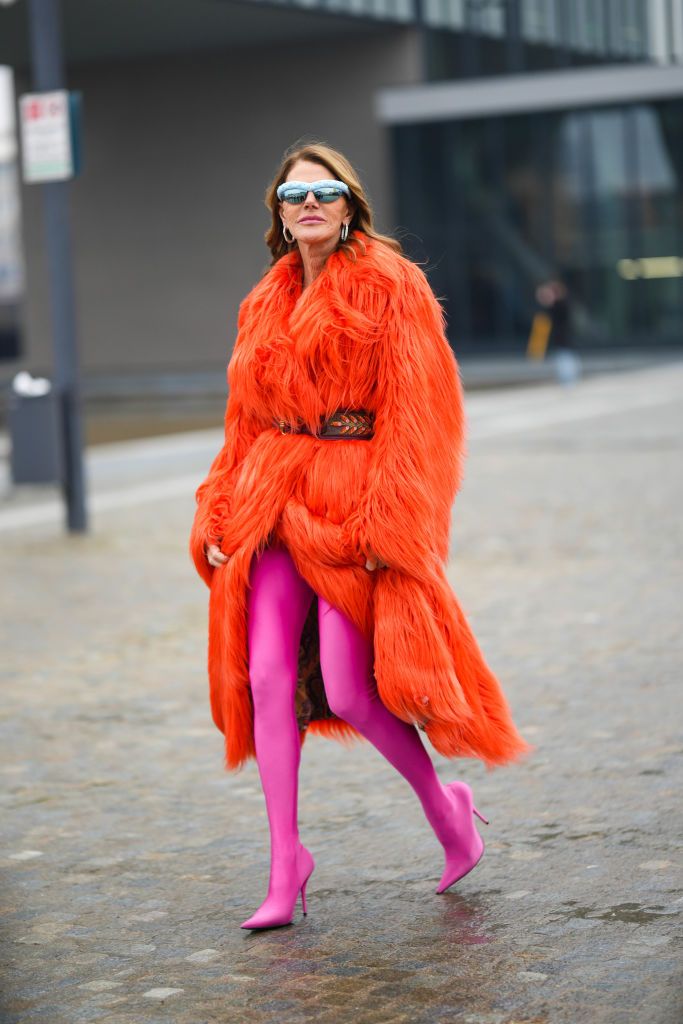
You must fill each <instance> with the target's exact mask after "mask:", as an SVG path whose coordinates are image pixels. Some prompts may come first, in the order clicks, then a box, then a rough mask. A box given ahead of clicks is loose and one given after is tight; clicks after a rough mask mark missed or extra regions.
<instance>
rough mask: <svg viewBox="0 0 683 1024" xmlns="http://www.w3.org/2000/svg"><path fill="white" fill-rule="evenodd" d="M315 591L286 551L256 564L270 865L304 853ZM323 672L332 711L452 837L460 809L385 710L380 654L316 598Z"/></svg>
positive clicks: (251, 624)
mask: <svg viewBox="0 0 683 1024" xmlns="http://www.w3.org/2000/svg"><path fill="white" fill-rule="evenodd" d="M313 596H314V591H313V589H312V588H311V586H310V585H309V584H308V583H307V582H306V580H304V579H303V578H302V577H301V576H300V575H299V573H298V572H297V570H296V567H295V565H294V563H293V561H292V558H291V556H290V554H289V552H288V551H287V549H286V548H284V547H271V548H266V550H265V551H264V552H263V553H262V554H261V555H260V557H258V558H257V557H256V556H255V557H254V560H253V562H252V567H251V576H250V589H249V593H248V641H249V678H250V683H251V691H252V697H253V702H254V742H255V747H256V760H257V764H258V769H259V775H260V778H261V785H262V787H263V792H264V796H265V801H266V811H267V814H268V822H269V826H270V839H271V856H272V857H274V858H277V857H288V856H291V854H292V853H293V852H294V851H295V850H296V848H297V847H298V844H299V829H298V821H297V802H298V775H299V762H300V757H301V747H300V741H299V732H298V725H297V721H296V714H295V703H294V695H295V690H296V682H297V667H298V650H299V641H300V638H301V631H302V629H303V625H304V622H305V620H306V616H307V614H308V610H309V608H310V604H311V601H312V600H313ZM318 626H319V634H320V667H321V670H322V675H323V680H324V683H325V692H326V694H327V700H328V703H329V705H330V708H331V710H332V711H333V712H334V713H335V714H336V715H338V716H339V718H342V719H344V720H345V721H347V722H349V723H350V724H351V725H353V726H354V727H355V728H356V729H358V731H359V732H360V733H362V735H363V736H365V737H366V739H368V740H369V741H370V742H371V743H372V744H374V746H375V747H376V748H377V749H378V750H379V752H380V753H381V754H382V755H383V756H384V757H385V758H386V759H387V760H388V761H389V762H390V764H392V765H393V766H394V768H396V769H397V771H399V772H400V773H401V775H403V777H404V778H405V779H406V780H407V782H408V783H409V784H410V785H411V786H412V787H413V789H414V790H415V793H416V794H417V796H418V798H419V800H420V802H421V804H422V807H423V809H424V812H425V815H426V817H427V820H428V821H429V823H430V824H431V826H432V828H433V829H434V831H435V833H436V836H437V838H438V839H439V840H440V841H441V842H442V843H446V842H448V841H450V840H452V839H453V838H454V832H453V827H454V826H453V804H452V802H451V801H450V800H449V799H448V796H447V792H446V790H445V788H444V786H443V785H442V783H441V781H440V780H439V777H438V775H437V774H436V771H435V769H434V765H433V764H432V761H431V759H430V757H429V754H428V753H427V750H426V749H425V747H424V746H423V744H422V740H421V739H420V736H419V733H418V730H417V729H416V727H415V726H414V725H411V724H409V723H408V722H404V721H402V720H401V719H400V718H397V717H396V715H393V714H392V713H391V712H390V711H389V710H388V708H386V707H385V705H384V704H383V703H382V701H381V700H380V698H379V695H378V693H377V686H376V683H375V680H374V677H373V673H372V647H371V644H370V642H369V641H367V640H366V639H365V637H364V636H363V634H362V633H361V632H360V630H359V629H358V628H357V627H356V626H355V625H354V624H353V623H352V622H351V621H350V620H349V619H348V618H347V617H346V616H345V615H344V614H343V613H342V612H341V611H340V610H339V609H338V608H335V607H334V606H333V605H331V604H329V602H328V601H326V600H325V599H324V598H323V597H319V598H318Z"/></svg>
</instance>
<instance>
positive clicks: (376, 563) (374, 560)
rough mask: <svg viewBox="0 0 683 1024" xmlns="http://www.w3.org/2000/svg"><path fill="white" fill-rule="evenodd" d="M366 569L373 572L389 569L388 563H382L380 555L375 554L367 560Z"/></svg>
mask: <svg viewBox="0 0 683 1024" xmlns="http://www.w3.org/2000/svg"><path fill="white" fill-rule="evenodd" d="M365 568H366V569H369V570H370V571H371V572H372V571H373V570H374V569H388V568H389V567H388V565H387V563H386V562H383V561H382V559H381V558H380V557H379V555H375V554H374V553H373V554H371V555H370V556H369V558H367V559H366V561H365Z"/></svg>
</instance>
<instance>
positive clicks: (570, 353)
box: [536, 275, 581, 385]
mask: <svg viewBox="0 0 683 1024" xmlns="http://www.w3.org/2000/svg"><path fill="white" fill-rule="evenodd" d="M536 301H537V302H538V304H539V306H541V308H542V309H543V310H544V312H546V313H547V315H548V316H549V318H550V337H549V351H550V353H551V354H552V356H553V362H554V367H555V376H556V377H557V380H558V381H559V383H560V384H563V385H572V384H576V383H577V382H578V381H579V380H580V378H581V359H580V358H579V354H578V352H577V351H576V346H575V344H574V339H573V337H572V319H571V306H570V302H569V290H568V288H567V285H566V284H565V283H564V280H563V279H562V278H561V277H560V276H559V275H556V276H555V277H552V278H550V279H549V280H548V281H544V282H542V284H539V286H538V288H537V289H536Z"/></svg>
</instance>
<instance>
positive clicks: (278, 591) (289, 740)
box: [247, 547, 314, 894]
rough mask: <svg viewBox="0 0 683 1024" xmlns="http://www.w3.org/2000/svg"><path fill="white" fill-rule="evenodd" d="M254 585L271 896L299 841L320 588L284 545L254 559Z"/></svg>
mask: <svg viewBox="0 0 683 1024" xmlns="http://www.w3.org/2000/svg"><path fill="white" fill-rule="evenodd" d="M249 583H250V589H249V593H248V597H247V610H248V624H247V632H248V643H249V680H250V684H251V693H252V697H253V702H254V744H255V747H256V760H257V764H258V770H259V774H260V777H261V785H262V786H263V793H264V796H265V801H266V810H267V814H268V823H269V826H270V843H271V885H270V887H269V894H270V892H271V891H272V888H273V885H275V886H277V884H278V880H279V876H280V874H283V875H286V873H287V870H286V869H287V863H286V862H287V861H289V860H291V857H292V855H293V854H294V852H295V851H296V850H297V847H298V844H299V829H298V821H297V800H298V785H299V762H300V759H301V741H300V738H299V728H298V725H297V721H296V710H295V700H294V698H295V692H296V684H297V671H298V652H299V642H300V639H301V631H302V629H303V625H304V622H305V620H306V615H307V613H308V609H309V607H310V604H311V601H312V599H313V594H314V591H313V590H312V589H311V587H310V586H309V584H308V583H307V582H306V581H305V580H304V579H303V578H302V577H301V576H300V575H299V573H298V572H297V570H296V567H295V565H294V563H293V561H292V558H291V556H290V554H289V552H288V551H287V549H286V548H283V547H273V548H266V549H265V551H263V553H262V554H261V555H260V557H259V558H258V559H257V558H256V556H255V557H254V561H253V562H252V566H251V573H250V580H249Z"/></svg>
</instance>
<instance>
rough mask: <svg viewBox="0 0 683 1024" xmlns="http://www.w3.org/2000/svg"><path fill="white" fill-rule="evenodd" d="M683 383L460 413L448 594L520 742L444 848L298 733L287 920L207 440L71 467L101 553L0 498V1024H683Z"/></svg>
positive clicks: (339, 757)
mask: <svg viewBox="0 0 683 1024" xmlns="http://www.w3.org/2000/svg"><path fill="white" fill-rule="evenodd" d="M682 395H683V364H681V363H678V364H672V365H671V367H668V368H661V367H660V368H655V369H651V370H639V371H637V372H634V373H621V374H619V375H614V376H612V377H602V378H600V377H596V378H593V379H591V380H588V381H585V382H583V383H582V384H581V385H579V386H578V387H577V388H573V389H561V388H559V387H557V386H554V385H540V386H534V387H533V388H527V389H519V390H506V391H500V392H497V391H489V392H486V393H476V394H472V395H470V396H469V397H468V413H469V417H470V424H471V439H470V444H469V459H468V463H467V469H466V479H465V484H464V486H463V488H462V491H461V493H460V495H459V496H458V499H457V501H456V505H455V507H454V519H453V524H454V525H453V550H452V559H451V562H450V567H449V574H450V578H451V581H452V583H453V586H454V589H455V591H456V593H457V594H458V597H459V599H460V601H461V603H462V604H463V607H464V609H465V611H466V613H467V614H468V616H469V618H470V621H471V622H472V625H473V627H474V629H475V632H476V634H477V637H478V639H479V642H480V644H481V646H482V647H483V649H484V651H485V653H486V656H487V659H488V661H489V662H490V664H491V665H492V667H493V668H494V669H495V671H496V672H497V673H498V675H499V677H500V678H501V680H502V682H503V685H504V687H505V690H506V693H507V695H508V698H509V700H510V703H511V705H512V708H513V712H514V715H515V719H516V721H517V723H518V725H519V727H520V730H521V732H522V734H523V735H524V736H525V737H526V738H528V739H529V740H530V741H532V742H534V743H535V744H536V745H537V751H536V753H535V755H534V756H533V757H532V758H531V759H529V761H528V762H527V763H526V764H524V765H515V766H511V767H507V768H499V769H496V770H494V771H492V772H488V773H487V772H486V770H485V768H484V767H483V765H482V764H481V763H480V762H476V761H473V760H460V761H457V762H449V761H447V760H445V759H444V758H441V757H440V756H439V755H438V754H436V753H435V752H434V751H433V750H432V749H431V748H429V749H430V752H431V754H432V756H433V758H434V761H435V763H436V765H437V768H438V771H439V774H440V776H441V778H442V779H443V781H444V782H448V781H451V780H452V779H454V778H459V777H460V778H465V779H466V780H467V781H468V782H469V783H470V784H471V785H472V787H473V790H474V794H475V800H476V803H477V806H478V807H479V809H480V810H481V811H482V813H483V814H484V815H486V816H487V817H489V818H490V822H491V824H490V825H489V826H486V825H483V824H480V825H479V829H480V832H481V834H482V836H483V838H484V840H485V842H486V852H485V854H484V857H483V859H482V860H481V862H480V863H479V865H478V866H477V867H476V868H475V869H474V870H473V871H472V872H471V873H470V874H469V875H468V876H467V877H466V878H464V879H463V880H462V881H461V882H460V883H458V884H457V885H456V886H454V887H453V888H452V889H451V890H449V891H448V892H447V893H445V894H442V895H436V894H435V892H434V890H435V888H436V884H437V882H438V880H439V877H440V875H441V870H442V867H443V857H442V852H441V847H440V846H439V844H438V842H437V840H436V838H435V837H434V835H433V833H432V832H431V829H430V828H429V826H428V824H427V823H426V821H425V819H424V817H423V815H422V811H421V809H420V806H419V804H418V802H417V800H416V798H415V797H414V795H413V793H412V791H411V790H410V789H409V787H408V786H407V784H406V783H405V782H404V781H403V779H402V778H401V777H400V776H398V775H397V774H396V772H395V771H394V770H393V769H392V768H391V767H390V766H389V765H388V764H387V763H386V762H384V761H383V759H382V758H381V757H380V755H379V754H378V753H377V752H376V751H375V750H374V748H372V747H370V746H369V745H368V744H365V743H358V744H356V745H355V746H352V747H350V748H345V747H342V746H340V745H339V744H337V743H334V742H332V741H329V740H324V739H322V738H319V737H313V736H310V737H309V738H308V739H307V741H306V745H305V747H304V751H303V758H302V767H301V793H300V825H301V835H302V839H303V841H304V842H305V843H306V845H307V846H308V847H309V848H310V849H311V851H312V852H313V855H314V857H315V858H316V862H317V867H316V870H315V872H314V874H313V876H312V877H311V880H310V882H309V885H308V890H307V896H308V915H307V916H306V917H305V918H304V917H302V915H301V910H300V904H299V905H298V906H297V909H296V912H295V918H294V924H293V925H291V926H288V927H285V928H280V929H275V930H272V931H267V932H262V933H250V932H245V931H242V930H241V929H240V928H239V924H240V922H241V921H242V920H244V918H245V917H247V916H248V915H249V914H250V913H252V912H253V911H254V910H255V909H256V907H257V906H258V905H259V903H260V902H261V900H262V899H263V897H264V896H265V891H266V886H267V879H268V833H267V822H266V817H265V812H264V808H263V798H262V795H261V790H260V785H259V780H258V773H257V770H256V765H255V764H254V762H250V763H249V765H248V766H247V767H246V768H245V769H244V770H243V771H242V772H240V773H226V772H225V771H224V769H223V767H222V742H221V736H220V734H219V733H218V731H217V730H216V729H215V727H214V726H213V725H212V723H211V721H210V716H209V708H208V694H207V682H206V672H205V632H206V603H207V595H208V592H207V591H206V588H205V587H204V585H203V584H202V583H201V581H200V580H199V579H198V578H197V577H196V576H195V575H194V570H193V568H192V566H191V564H190V562H189V559H188V556H187V553H186V542H187V534H188V530H189V525H190V521H191V516H192V508H193V502H192V488H191V482H192V481H193V480H196V481H197V482H198V481H199V480H200V479H201V478H202V477H203V475H204V473H205V471H206V469H207V467H208V461H210V457H211V453H212V452H215V450H217V447H218V445H219V443H220V432H219V431H213V432H212V431H208V432H202V433H200V434H196V435H192V434H188V435H184V436H183V437H178V438H176V439H170V438H166V439H163V440H162V441H160V442H158V447H156V448H155V447H154V445H155V442H144V443H143V442H132V443H130V444H129V445H127V446H126V445H119V446H112V447H111V448H106V447H104V446H103V447H102V448H101V449H98V454H97V456H94V455H93V456H92V457H89V472H90V478H91V482H92V492H93V495H92V507H93V510H94V511H93V530H92V532H91V533H90V534H89V535H88V536H86V537H65V536H64V535H63V534H62V532H61V529H60V523H59V513H58V508H57V506H56V503H55V500H54V495H50V493H49V492H46V491H45V490H44V489H43V490H40V489H37V488H28V489H20V490H19V491H16V490H14V491H13V490H11V489H8V488H7V487H6V488H5V490H4V492H3V493H4V497H3V499H2V501H0V573H1V576H2V581H3V586H2V590H1V597H0V602H1V603H0V621H1V622H2V635H3V651H2V659H1V664H2V668H1V672H2V696H3V700H2V718H1V720H0V757H1V765H0V771H1V773H2V779H3V783H4V785H3V787H2V807H1V811H2V819H3V831H2V842H1V845H0V871H1V872H2V885H1V895H0V926H1V928H2V944H3V964H4V967H3V975H4V977H3V985H2V989H3V995H2V997H1V999H2V1012H1V1013H0V1019H1V1020H2V1021H3V1024H19V1022H21V1024H24V1022H27V1024H28V1022H43V1021H44V1022H49V1024H76V1022H81V1021H83V1022H86V1021H87V1022H90V1021H92V1022H106V1024H148V1022H157V1021H163V1022H173V1024H201V1022H223V1021H225V1022H228V1021H229V1022H233V1021H238V1022H241V1021H248V1022H250V1024H261V1022H263V1024H265V1022H268V1024H271V1022H273V1024H274V1022H281V1021H315V1022H323V1024H327V1022H330V1024H331V1022H335V1024H336V1022H351V1021H353V1022H354V1024H394V1022H396V1024H398V1022H411V1024H413V1022H415V1024H445V1022H451V1021H456V1022H462V1024H546V1022H547V1024H579V1022H581V1024H582V1022H584V1021H585V1022H591V1024H593V1022H595V1024H602V1022H609V1024H631V1022H636V1021H637V1022H639V1024H641V1022H642V1024H679V1022H680V1021H681V1020H682V1019H683V969H682V967H681V962H682V957H681V948H682V941H681V940H682V935H681V931H682V930H681V911H682V910H683V871H682V870H681V866H682V863H683V855H682V853H681V831H682V830H681V810H680V806H681V798H680V794H681V788H682V786H681V784H682V775H683V772H682V771H681V766H682V764H683V737H682V735H681V719H680V709H681V688H680V685H681V684H680V676H681V629H680V612H679V609H680V607H681V597H682V593H681V591H682V587H681V582H682V576H683V573H682V572H681V569H682V556H681V550H682V548H681V516H680V507H681V502H682V499H683V478H682V475H681V472H680V467H681V450H682V448H683V398H682V397H681V396H682Z"/></svg>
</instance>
